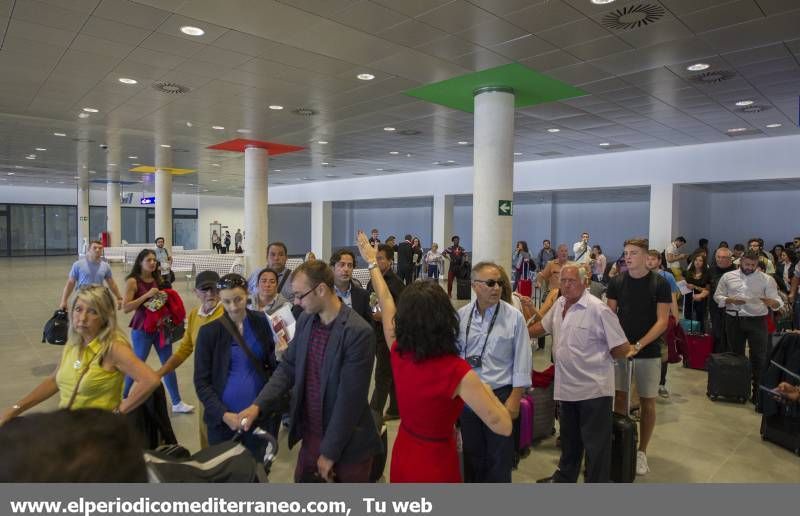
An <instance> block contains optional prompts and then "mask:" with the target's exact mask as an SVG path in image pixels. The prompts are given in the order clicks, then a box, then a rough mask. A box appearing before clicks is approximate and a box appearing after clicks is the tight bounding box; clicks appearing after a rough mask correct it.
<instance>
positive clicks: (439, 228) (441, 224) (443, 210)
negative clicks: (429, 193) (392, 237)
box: [422, 193, 456, 278]
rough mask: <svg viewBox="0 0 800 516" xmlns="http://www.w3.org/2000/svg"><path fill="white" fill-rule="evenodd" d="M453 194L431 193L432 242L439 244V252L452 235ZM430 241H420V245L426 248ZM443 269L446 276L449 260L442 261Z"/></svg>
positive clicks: (448, 242) (447, 244)
mask: <svg viewBox="0 0 800 516" xmlns="http://www.w3.org/2000/svg"><path fill="white" fill-rule="evenodd" d="M455 199H456V198H455V196H454V195H445V194H439V193H437V194H433V233H432V236H433V242H436V243H437V244H439V252H440V253H441V252H442V251H444V250H445V249H447V247H448V246H449V245H450V238H451V237H452V236H453V206H454V205H455ZM431 243H432V242H422V247H425V248H427V247H428V246H429V245H430V244H431ZM444 266H445V270H444V271H441V272H442V274H443V275H444V277H445V278H446V277H447V268H448V267H449V266H450V260H445V261H444Z"/></svg>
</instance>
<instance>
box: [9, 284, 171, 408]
mask: <svg viewBox="0 0 800 516" xmlns="http://www.w3.org/2000/svg"><path fill="white" fill-rule="evenodd" d="M70 314H71V316H70V319H71V320H70V326H69V339H68V340H67V343H66V344H65V346H64V351H63V353H62V355H61V361H60V363H59V365H58V368H57V369H56V371H55V372H54V373H53V374H52V375H50V376H48V377H47V378H46V379H45V380H44V381H43V382H42V383H40V384H39V385H38V386H37V387H36V388H35V389H33V391H31V392H30V394H28V395H27V396H25V397H24V398H22V399H21V400H20V401H19V402H17V403H16V404H15V405H14V406H13V407H11V408H10V409H9V410H7V411H6V412H5V413H4V414H3V415H2V417H0V424H3V423H5V422H6V421H8V420H9V419H11V418H14V417H16V416H18V415H20V414H22V413H23V412H25V411H26V410H28V409H30V408H32V407H35V406H36V405H38V404H39V403H41V402H43V401H44V400H46V399H48V398H50V397H51V396H53V395H55V394H58V395H59V402H58V406H59V408H66V409H73V410H74V409H85V408H97V409H104V410H108V411H114V412H119V413H122V414H125V413H128V412H130V411H131V410H133V409H135V408H136V407H138V406H139V405H140V404H141V403H142V402H143V401H145V400H146V399H147V398H148V397H149V396H150V394H151V393H152V392H153V391H154V390H155V389H156V387H158V383H159V378H158V375H157V374H156V373H155V372H154V371H153V370H152V369H150V368H149V367H147V365H145V363H144V362H142V361H141V360H139V359H138V358H137V357H136V355H134V354H133V351H132V350H131V345H130V343H129V342H128V339H127V338H126V337H125V334H124V333H123V332H122V331H121V330H120V329H119V326H118V325H117V303H116V301H115V300H114V298H113V297H112V296H111V294H110V293H109V291H108V289H106V288H105V287H103V286H101V285H92V286H88V287H83V288H81V289H80V290H78V293H77V295H76V296H75V299H74V301H73V302H72V307H71V309H70ZM126 375H127V376H129V377H131V378H133V380H134V381H135V382H136V390H135V391H134V393H133V394H131V396H129V397H128V398H125V399H124V400H123V399H122V382H123V378H125V376H126Z"/></svg>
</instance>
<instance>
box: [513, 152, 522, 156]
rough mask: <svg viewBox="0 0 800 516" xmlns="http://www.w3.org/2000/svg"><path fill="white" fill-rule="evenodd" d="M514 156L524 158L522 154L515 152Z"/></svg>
mask: <svg viewBox="0 0 800 516" xmlns="http://www.w3.org/2000/svg"><path fill="white" fill-rule="evenodd" d="M514 156H522V153H521V152H515V153H514Z"/></svg>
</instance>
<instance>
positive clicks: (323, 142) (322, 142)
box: [317, 140, 328, 145]
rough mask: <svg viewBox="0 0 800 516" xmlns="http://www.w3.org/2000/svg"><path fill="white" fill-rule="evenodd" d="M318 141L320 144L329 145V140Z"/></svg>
mask: <svg viewBox="0 0 800 516" xmlns="http://www.w3.org/2000/svg"><path fill="white" fill-rule="evenodd" d="M317 143H318V144H320V145H328V142H326V141H325V140H319V141H318V142H317Z"/></svg>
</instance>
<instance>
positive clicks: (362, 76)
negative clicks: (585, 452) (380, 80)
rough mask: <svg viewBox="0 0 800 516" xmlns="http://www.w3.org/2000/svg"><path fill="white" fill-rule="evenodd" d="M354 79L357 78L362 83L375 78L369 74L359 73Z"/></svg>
mask: <svg viewBox="0 0 800 516" xmlns="http://www.w3.org/2000/svg"><path fill="white" fill-rule="evenodd" d="M356 77H358V78H359V79H360V80H362V81H371V80H372V79H374V78H375V76H374V75H372V74H371V73H360V74H358V75H356Z"/></svg>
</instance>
